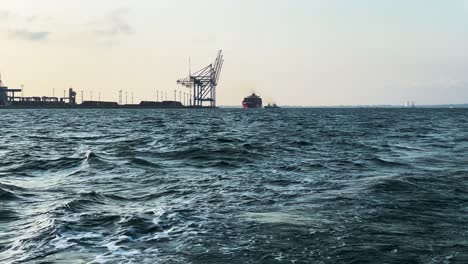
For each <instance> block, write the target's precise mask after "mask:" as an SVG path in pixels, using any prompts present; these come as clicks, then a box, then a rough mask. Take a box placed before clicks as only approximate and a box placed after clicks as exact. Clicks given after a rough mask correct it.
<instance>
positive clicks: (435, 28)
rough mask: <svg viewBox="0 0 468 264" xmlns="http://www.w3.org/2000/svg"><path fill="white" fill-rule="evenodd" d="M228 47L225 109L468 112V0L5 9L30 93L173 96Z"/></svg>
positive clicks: (101, 3)
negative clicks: (253, 103) (412, 106)
mask: <svg viewBox="0 0 468 264" xmlns="http://www.w3.org/2000/svg"><path fill="white" fill-rule="evenodd" d="M220 49H222V50H223V53H224V57H225V63H224V68H223V72H222V74H221V78H220V82H219V86H218V90H217V100H218V105H240V103H241V101H242V99H243V97H245V96H247V95H249V94H250V93H252V92H256V93H258V94H259V95H260V96H262V97H263V99H264V101H266V102H275V103H278V104H279V105H297V106H299V105H300V106H325V105H382V104H393V105H401V104H404V103H405V102H406V101H408V100H412V101H416V103H417V104H448V103H453V104H456V103H468V74H467V72H468V0H446V1H442V0H236V1H234V0H197V1H194V0H98V1H97V0H81V1H71V0H41V1H37V0H15V1H12V0H0V72H1V73H2V81H3V83H4V84H5V85H7V86H9V87H20V86H21V85H24V96H33V95H34V96H35V95H41V96H42V95H49V96H51V95H52V94H53V91H55V96H59V95H61V94H63V90H64V89H67V88H69V87H73V88H74V89H75V90H77V91H78V93H79V94H80V92H81V91H84V97H85V98H84V99H85V100H89V99H90V93H91V91H93V99H95V100H96V99H97V97H98V94H101V100H107V101H118V91H119V90H123V91H125V92H127V93H128V94H129V96H130V94H131V93H133V94H134V101H135V102H138V101H140V100H155V99H156V91H160V92H162V91H164V92H167V93H168V99H173V94H174V92H173V91H174V90H176V89H177V90H178V91H179V90H181V91H187V90H185V89H184V88H182V87H180V86H178V85H177V83H176V81H177V79H180V78H184V77H186V76H187V75H188V71H189V70H188V68H189V67H188V61H189V57H190V58H191V64H192V69H194V70H196V69H197V68H203V67H204V66H207V65H208V64H210V63H212V62H213V61H214V59H215V57H216V53H217V51H218V50H220ZM79 99H81V96H79ZM129 100H130V99H129Z"/></svg>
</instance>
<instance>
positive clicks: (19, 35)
mask: <svg viewBox="0 0 468 264" xmlns="http://www.w3.org/2000/svg"><path fill="white" fill-rule="evenodd" d="M50 34H51V33H50V32H47V31H29V30H26V29H16V30H10V31H9V34H8V35H9V36H10V38H14V39H21V40H26V41H33V42H36V41H43V40H46V39H47V38H48V37H49V35H50Z"/></svg>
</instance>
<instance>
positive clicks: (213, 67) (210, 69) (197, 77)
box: [177, 50, 224, 108]
mask: <svg viewBox="0 0 468 264" xmlns="http://www.w3.org/2000/svg"><path fill="white" fill-rule="evenodd" d="M223 63H224V59H223V52H222V50H220V51H219V52H218V56H217V57H216V60H215V62H214V63H213V64H210V65H208V66H206V67H205V68H203V69H201V70H199V71H197V72H195V73H193V74H192V73H191V70H189V71H190V72H189V76H188V77H186V78H185V79H180V80H178V81H177V84H180V85H182V86H185V87H187V88H189V89H192V91H193V93H192V96H193V98H191V100H190V106H191V107H206V106H209V107H213V108H214V107H216V87H217V86H218V80H219V76H220V74H221V69H222V68H223ZM206 104H209V105H206Z"/></svg>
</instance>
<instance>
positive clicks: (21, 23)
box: [0, 9, 52, 42]
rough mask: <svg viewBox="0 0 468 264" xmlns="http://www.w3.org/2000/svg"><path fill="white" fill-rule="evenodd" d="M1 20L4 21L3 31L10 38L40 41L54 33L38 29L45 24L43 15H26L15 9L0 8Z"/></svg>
mask: <svg viewBox="0 0 468 264" xmlns="http://www.w3.org/2000/svg"><path fill="white" fill-rule="evenodd" d="M0 21H4V22H5V23H4V27H3V29H0V30H1V31H3V32H5V33H6V37H7V38H9V39H19V40H23V41H30V42H39V41H44V40H47V39H48V38H49V36H50V35H51V34H52V33H51V32H50V31H46V30H36V29H33V28H38V27H39V28H42V27H44V26H45V24H44V23H43V21H45V18H43V17H42V16H25V15H21V14H19V13H17V12H14V11H9V10H4V9H2V10H0Z"/></svg>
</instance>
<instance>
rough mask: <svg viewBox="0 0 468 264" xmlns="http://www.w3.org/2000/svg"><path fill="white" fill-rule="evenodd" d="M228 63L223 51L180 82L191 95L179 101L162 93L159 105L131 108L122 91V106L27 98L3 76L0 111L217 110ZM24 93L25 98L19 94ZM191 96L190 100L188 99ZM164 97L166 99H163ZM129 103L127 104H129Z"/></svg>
mask: <svg viewBox="0 0 468 264" xmlns="http://www.w3.org/2000/svg"><path fill="white" fill-rule="evenodd" d="M223 63H224V60H223V55H222V51H219V52H218V56H217V57H216V60H215V62H214V63H213V64H210V65H208V66H206V67H205V68H203V69H201V70H199V71H197V72H195V73H194V74H192V73H191V70H190V69H189V76H188V77H186V78H185V79H180V80H178V81H177V84H180V85H182V86H183V87H185V88H188V89H189V91H190V92H189V93H184V99H182V92H179V101H177V93H176V91H174V101H170V100H167V93H166V99H165V100H161V101H160V100H159V92H158V94H157V100H156V101H141V102H140V103H139V104H133V95H132V103H131V104H128V103H127V102H125V104H123V102H122V91H119V102H104V101H101V100H98V101H93V100H90V101H84V100H83V94H82V100H81V104H78V103H77V100H76V92H75V91H74V90H73V89H72V88H70V89H68V96H66V93H65V91H64V95H63V97H55V96H52V97H47V96H33V97H23V88H21V89H10V88H8V87H7V86H5V85H4V84H3V83H2V78H1V75H0V109H1V108H215V107H216V88H217V86H218V80H219V77H220V74H221V69H222V66H223ZM19 93H21V96H18V94H19ZM186 95H187V96H186ZM161 97H163V96H161ZM126 101H127V100H126Z"/></svg>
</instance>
